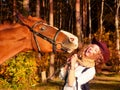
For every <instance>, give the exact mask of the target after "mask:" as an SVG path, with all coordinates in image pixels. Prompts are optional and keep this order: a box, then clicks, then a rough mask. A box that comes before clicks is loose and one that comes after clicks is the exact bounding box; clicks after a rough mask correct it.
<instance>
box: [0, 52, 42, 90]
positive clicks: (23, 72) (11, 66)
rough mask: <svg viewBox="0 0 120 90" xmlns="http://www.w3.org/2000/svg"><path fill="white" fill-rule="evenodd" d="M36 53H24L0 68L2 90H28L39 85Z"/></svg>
mask: <svg viewBox="0 0 120 90" xmlns="http://www.w3.org/2000/svg"><path fill="white" fill-rule="evenodd" d="M37 69H38V68H37V63H36V58H35V53H34V52H32V51H29V52H26V53H25V52H22V53H20V54H18V55H17V56H15V57H13V58H11V59H10V60H8V61H7V62H5V63H4V64H3V65H1V67H0V88H14V89H16V88H26V87H30V86H32V85H36V84H37V83H39V80H40V78H39V75H38V70H37Z"/></svg>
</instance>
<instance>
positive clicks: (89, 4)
mask: <svg viewBox="0 0 120 90" xmlns="http://www.w3.org/2000/svg"><path fill="white" fill-rule="evenodd" d="M88 10H89V30H90V33H89V41H90V43H91V38H92V36H91V35H92V27H91V3H90V0H88Z"/></svg>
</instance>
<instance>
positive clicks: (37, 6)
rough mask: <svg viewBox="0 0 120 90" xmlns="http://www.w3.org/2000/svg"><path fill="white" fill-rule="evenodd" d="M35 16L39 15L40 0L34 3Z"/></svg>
mask: <svg viewBox="0 0 120 90" xmlns="http://www.w3.org/2000/svg"><path fill="white" fill-rule="evenodd" d="M36 16H37V17H40V0H37V4H36Z"/></svg>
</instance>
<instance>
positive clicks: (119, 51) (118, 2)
mask: <svg viewBox="0 0 120 90" xmlns="http://www.w3.org/2000/svg"><path fill="white" fill-rule="evenodd" d="M119 9H120V0H116V14H115V25H116V34H117V35H116V36H117V39H116V50H117V55H118V59H119V60H118V63H120V35H119V33H120V31H119V18H120V17H119ZM119 65H120V64H119ZM119 65H118V67H119ZM118 71H119V70H118Z"/></svg>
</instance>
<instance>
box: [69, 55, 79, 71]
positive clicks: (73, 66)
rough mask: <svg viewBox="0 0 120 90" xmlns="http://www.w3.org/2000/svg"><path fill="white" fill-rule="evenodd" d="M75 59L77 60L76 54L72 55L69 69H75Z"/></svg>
mask: <svg viewBox="0 0 120 90" xmlns="http://www.w3.org/2000/svg"><path fill="white" fill-rule="evenodd" d="M77 59H78V57H77V54H74V55H72V57H71V69H75V64H76V61H77Z"/></svg>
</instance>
